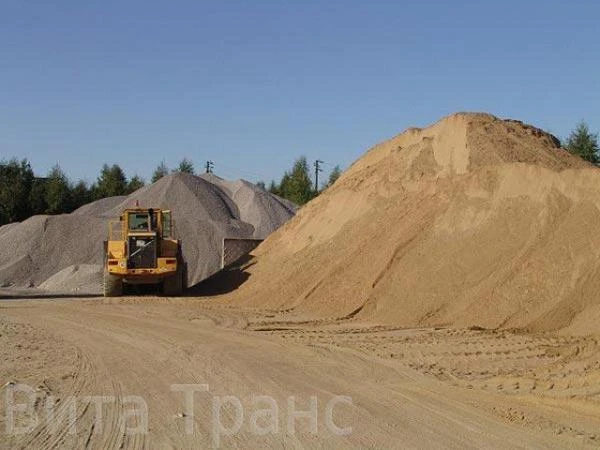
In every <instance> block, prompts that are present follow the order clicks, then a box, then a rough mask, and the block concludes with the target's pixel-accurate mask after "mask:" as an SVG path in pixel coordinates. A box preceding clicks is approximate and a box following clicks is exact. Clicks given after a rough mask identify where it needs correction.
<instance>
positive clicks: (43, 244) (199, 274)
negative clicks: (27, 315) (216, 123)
mask: <svg viewBox="0 0 600 450" xmlns="http://www.w3.org/2000/svg"><path fill="white" fill-rule="evenodd" d="M136 202H139V204H140V205H141V206H142V207H153V208H164V209H171V210H172V211H173V218H174V221H175V234H176V237H177V238H179V239H181V240H182V242H183V253H184V258H185V259H186V261H187V263H188V284H189V285H193V284H196V283H198V282H199V281H201V280H203V279H205V278H207V277H209V276H210V275H212V274H214V273H215V272H217V271H218V270H219V269H220V263H221V250H222V240H223V238H224V237H233V238H259V239H264V238H266V237H267V236H268V235H269V234H270V233H272V232H273V231H275V230H276V229H277V228H279V227H280V226H281V225H282V224H283V223H285V222H286V221H287V220H289V219H290V218H291V217H292V216H293V215H294V214H295V210H296V207H295V205H293V204H290V203H289V202H286V201H284V200H282V199H280V198H278V197H276V196H274V195H272V194H270V193H268V192H266V191H264V190H263V189H261V188H259V187H257V186H255V185H253V184H251V183H248V182H246V181H235V182H228V181H225V180H222V179H220V178H218V177H216V176H214V175H211V176H204V177H199V176H194V175H189V174H181V173H178V174H172V175H169V176H166V177H164V178H162V179H160V180H159V181H157V182H156V183H154V184H152V185H148V186H145V187H143V188H141V189H139V190H138V191H136V192H134V193H133V194H131V195H129V196H126V197H112V198H107V199H102V200H99V201H96V202H93V203H90V204H88V205H85V206H83V207H81V208H79V209H78V210H76V211H74V212H73V213H71V214H63V215H58V216H34V217H31V218H29V219H27V220H25V221H24V222H21V223H18V224H10V225H6V226H3V227H1V228H0V284H12V285H15V286H28V287H32V286H36V287H38V286H40V285H41V284H43V283H44V282H45V281H46V280H47V283H46V285H45V289H51V290H57V291H58V290H60V291H70V290H72V289H75V288H77V289H81V290H82V291H85V290H94V291H97V289H98V285H97V278H94V277H93V276H92V277H91V279H90V280H89V284H88V285H85V283H83V284H82V283H80V279H81V277H79V275H78V276H68V275H69V274H71V275H73V273H75V272H78V271H81V267H86V266H82V265H86V264H91V265H101V264H102V259H103V241H104V240H106V238H107V232H108V222H109V221H110V220H116V219H117V218H118V216H119V214H120V213H121V211H122V210H123V209H125V208H129V207H134V206H135V204H136ZM72 267H79V270H75V272H74V271H73V269H72ZM63 269H67V270H66V272H65V273H62V274H61V275H60V276H59V275H58V272H60V271H62V270H63ZM88 272H89V271H88ZM55 274H56V277H53V275H55ZM97 276H99V275H97ZM51 277H52V278H51ZM61 280H62V281H61Z"/></svg>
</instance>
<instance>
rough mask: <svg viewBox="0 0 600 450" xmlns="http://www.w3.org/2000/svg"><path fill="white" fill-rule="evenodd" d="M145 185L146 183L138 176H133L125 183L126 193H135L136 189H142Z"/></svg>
mask: <svg viewBox="0 0 600 450" xmlns="http://www.w3.org/2000/svg"><path fill="white" fill-rule="evenodd" d="M145 185H146V182H145V181H144V180H143V178H141V177H140V176H138V175H134V176H133V177H131V180H129V183H127V193H128V194H131V193H132V192H135V191H137V190H138V189H141V188H143V187H144V186H145Z"/></svg>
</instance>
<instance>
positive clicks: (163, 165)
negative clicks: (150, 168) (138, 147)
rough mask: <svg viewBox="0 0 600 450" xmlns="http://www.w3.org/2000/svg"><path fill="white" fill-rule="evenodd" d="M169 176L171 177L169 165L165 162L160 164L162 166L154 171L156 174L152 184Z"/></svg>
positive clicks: (153, 175)
mask: <svg viewBox="0 0 600 450" xmlns="http://www.w3.org/2000/svg"><path fill="white" fill-rule="evenodd" d="M167 175H169V168H168V167H167V164H166V163H165V161H164V160H163V161H161V162H160V164H159V165H158V166H156V169H154V173H153V174H152V182H153V183H156V182H157V181H158V180H160V179H161V178H162V177H165V176H167Z"/></svg>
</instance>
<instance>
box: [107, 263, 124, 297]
mask: <svg viewBox="0 0 600 450" xmlns="http://www.w3.org/2000/svg"><path fill="white" fill-rule="evenodd" d="M121 295H123V279H122V278H121V277H119V276H117V275H113V274H111V273H110V272H109V271H108V269H106V268H105V269H104V296H105V297H120V296H121Z"/></svg>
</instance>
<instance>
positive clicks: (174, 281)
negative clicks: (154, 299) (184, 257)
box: [163, 264, 185, 296]
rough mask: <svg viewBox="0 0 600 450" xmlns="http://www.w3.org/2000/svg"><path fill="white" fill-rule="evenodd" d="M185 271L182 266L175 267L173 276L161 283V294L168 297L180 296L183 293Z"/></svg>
mask: <svg viewBox="0 0 600 450" xmlns="http://www.w3.org/2000/svg"><path fill="white" fill-rule="evenodd" d="M184 276H185V270H184V267H183V264H178V265H177V271H176V272H175V275H173V276H172V277H170V278H167V279H166V280H164V281H163V294H165V295H168V296H177V295H181V293H182V292H183V286H184V281H183V277H184Z"/></svg>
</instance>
